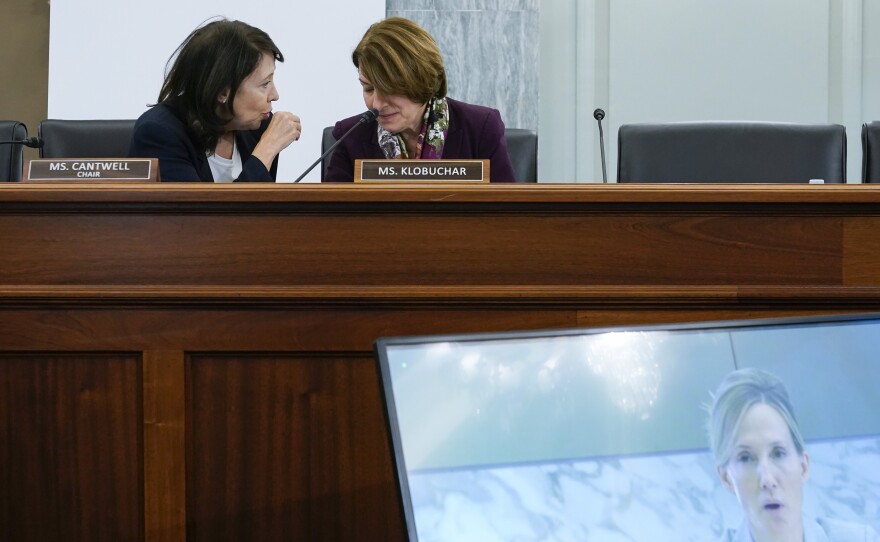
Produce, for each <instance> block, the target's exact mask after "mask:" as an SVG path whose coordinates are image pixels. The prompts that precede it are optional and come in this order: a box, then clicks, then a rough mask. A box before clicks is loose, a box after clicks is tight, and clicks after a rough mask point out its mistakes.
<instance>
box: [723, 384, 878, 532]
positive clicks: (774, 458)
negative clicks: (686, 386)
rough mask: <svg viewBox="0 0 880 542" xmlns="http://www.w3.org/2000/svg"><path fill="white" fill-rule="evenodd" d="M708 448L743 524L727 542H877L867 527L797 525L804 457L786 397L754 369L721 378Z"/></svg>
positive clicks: (822, 522) (801, 521) (806, 468)
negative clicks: (731, 494)
mask: <svg viewBox="0 0 880 542" xmlns="http://www.w3.org/2000/svg"><path fill="white" fill-rule="evenodd" d="M709 440H710V445H711V448H712V453H713V454H714V457H715V464H716V468H717V470H718V475H719V477H720V478H721V482H722V484H723V485H724V487H726V488H727V489H728V490H730V491H731V492H732V493H733V494H734V495H736V498H737V500H738V501H739V503H740V505H741V506H742V508H743V512H744V513H745V519H744V521H743V523H742V525H741V526H740V527H739V529H737V530H728V531H727V532H726V533H725V534H724V537H723V538H722V540H726V541H731V542H752V541H754V542H768V541H774V542H775V541H778V542H826V541H827V542H877V541H878V540H880V537H878V536H877V533H876V532H875V531H874V530H873V529H872V528H871V527H869V526H865V525H859V524H854V523H848V522H843V521H837V520H831V519H825V518H820V519H816V520H813V519H805V518H804V517H803V510H802V508H803V489H804V484H805V483H806V482H807V480H808V479H809V475H810V456H809V454H808V453H807V451H806V450H805V447H804V440H803V437H802V436H801V432H800V429H799V428H798V424H797V421H796V419H795V416H794V411H793V409H792V407H791V402H790V401H789V398H788V392H787V390H786V389H785V386H784V385H783V383H782V381H780V380H779V379H778V378H777V377H776V376H774V375H772V374H770V373H768V372H766V371H762V370H759V369H741V370H738V371H734V372H732V373H730V374H729V375H727V377H726V378H725V379H724V381H723V382H721V385H720V386H719V388H718V390H717V391H716V392H715V394H714V396H713V403H712V408H711V417H710V421H709Z"/></svg>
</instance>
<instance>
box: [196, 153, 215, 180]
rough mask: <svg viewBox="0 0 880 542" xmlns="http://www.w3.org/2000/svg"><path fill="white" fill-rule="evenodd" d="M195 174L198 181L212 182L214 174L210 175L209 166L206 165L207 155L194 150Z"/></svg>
mask: <svg viewBox="0 0 880 542" xmlns="http://www.w3.org/2000/svg"><path fill="white" fill-rule="evenodd" d="M195 158H196V172H197V173H198V174H199V179H201V180H203V181H210V182H213V181H214V174H213V173H211V166H210V164H208V155H207V154H205V153H204V152H199V151H198V149H196V156H195Z"/></svg>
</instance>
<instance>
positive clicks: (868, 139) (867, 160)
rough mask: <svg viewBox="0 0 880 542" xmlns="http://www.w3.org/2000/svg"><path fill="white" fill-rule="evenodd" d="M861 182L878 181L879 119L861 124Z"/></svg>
mask: <svg viewBox="0 0 880 542" xmlns="http://www.w3.org/2000/svg"><path fill="white" fill-rule="evenodd" d="M862 182H863V183H880V121H873V122H867V123H865V124H862Z"/></svg>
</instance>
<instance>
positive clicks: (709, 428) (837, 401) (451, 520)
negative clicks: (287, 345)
mask: <svg viewBox="0 0 880 542" xmlns="http://www.w3.org/2000/svg"><path fill="white" fill-rule="evenodd" d="M376 352H377V359H378V362H379V366H380V371H381V373H382V380H383V387H384V389H383V392H384V394H385V401H386V412H387V415H388V421H389V425H390V427H389V429H390V432H391V436H392V444H393V451H394V454H395V465H396V468H397V474H398V478H399V482H400V491H401V498H402V502H403V508H404V515H405V518H406V521H407V529H408V532H409V537H410V539H411V540H418V541H420V542H426V541H432V542H433V541H437V542H440V541H456V542H462V541H480V542H493V541H498V542H509V541H517V542H527V541H536V542H537V541H547V542H550V541H553V542H569V541H571V542H576V541H577V542H583V541H595V542H624V541H626V542H664V541H669V542H673V541H674V542H682V541H716V540H730V541H747V542H750V541H753V540H754V541H756V542H761V541H764V540H798V541H800V540H803V541H805V542H813V541H825V540H828V541H831V542H835V541H850V540H857V541H859V542H862V541H869V542H878V536H877V532H878V531H880V315H861V316H855V317H852V316H849V317H824V318H813V319H804V318H799V319H777V320H753V321H739V322H710V323H700V324H682V325H668V326H652V327H640V328H628V329H627V328H614V329H611V328H608V329H578V330H561V331H560V330H553V331H544V332H540V331H539V332H534V331H532V332H524V333H503V334H492V335H487V334H482V335H458V336H445V337H409V338H390V339H380V340H379V341H377V343H376Z"/></svg>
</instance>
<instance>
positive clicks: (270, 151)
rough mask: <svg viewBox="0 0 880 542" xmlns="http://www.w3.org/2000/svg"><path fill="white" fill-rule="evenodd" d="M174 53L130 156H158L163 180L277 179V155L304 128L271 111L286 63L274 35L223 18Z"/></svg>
mask: <svg viewBox="0 0 880 542" xmlns="http://www.w3.org/2000/svg"><path fill="white" fill-rule="evenodd" d="M175 55H176V59H175V60H174V64H173V65H172V66H171V69H170V70H169V71H168V73H167V74H166V76H165V82H164V83H163V85H162V90H161V91H160V92H159V102H158V103H157V104H156V105H154V106H152V107H151V108H150V109H148V110H147V112H146V113H144V114H143V115H141V116H140V118H139V119H138V120H137V122H136V123H135V126H134V132H133V134H132V139H131V146H130V148H129V156H131V157H136V158H158V159H159V172H160V178H161V179H162V180H163V181H177V182H181V181H187V182H189V181H196V182H198V181H201V182H231V181H265V182H274V181H275V176H276V173H277V171H278V153H280V152H281V151H282V150H284V149H285V148H287V146H288V145H290V144H291V143H292V142H294V141H296V140H298V139H299V135H300V129H301V127H300V119H299V117H297V116H296V115H294V114H293V113H288V112H286V111H279V112H276V113H275V114H274V115H273V114H272V102H274V101H275V100H277V99H278V91H277V90H276V89H275V83H274V80H273V79H274V75H275V61H276V60H277V61H279V62H284V57H283V56H282V54H281V52H280V51H279V50H278V47H276V46H275V44H274V43H273V42H272V39H271V38H269V36H268V35H267V34H266V33H265V32H263V31H262V30H260V29H259V28H254V27H253V26H250V25H248V24H245V23H243V22H241V21H229V20H225V19H221V20H216V21H213V22H210V23H208V24H206V25H204V26H202V27H200V28H197V29H196V30H195V31H193V32H192V33H191V34H190V35H189V36H188V37H187V38H186V40H184V42H183V43H182V44H181V45H180V46H179V47H178V48H177V50H176V51H175ZM172 58H174V55H172Z"/></svg>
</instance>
